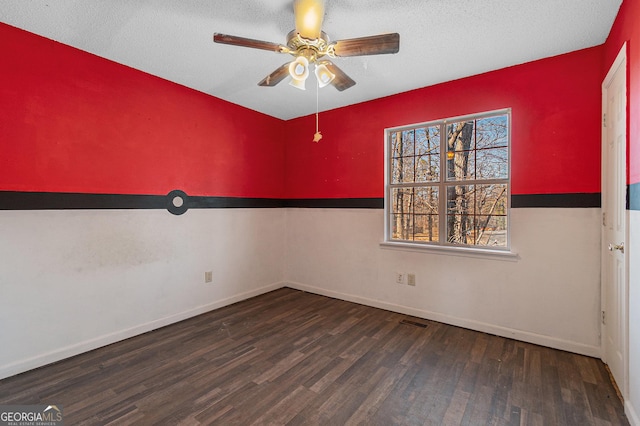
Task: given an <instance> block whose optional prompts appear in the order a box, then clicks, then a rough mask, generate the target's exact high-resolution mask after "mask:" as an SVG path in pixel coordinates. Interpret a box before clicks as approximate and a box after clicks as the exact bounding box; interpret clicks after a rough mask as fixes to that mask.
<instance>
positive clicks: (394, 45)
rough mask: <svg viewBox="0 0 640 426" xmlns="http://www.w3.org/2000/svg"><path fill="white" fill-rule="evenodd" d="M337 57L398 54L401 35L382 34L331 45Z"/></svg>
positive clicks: (340, 41)
mask: <svg viewBox="0 0 640 426" xmlns="http://www.w3.org/2000/svg"><path fill="white" fill-rule="evenodd" d="M331 44H332V45H333V48H334V51H335V54H336V56H364V55H384V54H387V53H398V51H399V50H400V34H398V33H391V34H380V35H375V36H369V37H360V38H350V39H346V40H338V41H336V42H333V43H331Z"/></svg>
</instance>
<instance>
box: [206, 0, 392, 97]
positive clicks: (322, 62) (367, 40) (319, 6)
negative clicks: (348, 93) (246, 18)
mask: <svg viewBox="0 0 640 426" xmlns="http://www.w3.org/2000/svg"><path fill="white" fill-rule="evenodd" d="M293 13H294V15H295V25H296V28H295V29H294V30H293V31H291V32H290V33H289V34H288V35H287V44H286V45H283V44H278V43H272V42H268V41H261V40H254V39H250V38H244V37H237V36H232V35H227V34H220V33H215V34H214V35H213V41H214V42H216V43H222V44H231V45H235V46H243V47H250V48H253V49H262V50H270V51H273V52H277V53H288V54H290V55H292V56H293V57H294V60H293V61H291V62H287V63H286V64H284V65H282V66H280V67H279V68H278V69H276V70H275V71H273V72H272V73H271V74H269V75H268V76H266V77H265V78H264V79H262V81H260V82H259V83H258V85H259V86H267V87H273V86H275V85H276V84H278V83H280V82H281V81H282V80H284V79H285V78H286V77H287V76H291V82H290V83H289V84H291V85H292V86H294V87H297V88H299V89H302V90H304V89H305V81H306V79H307V77H308V76H309V65H310V64H314V65H315V70H314V73H315V75H316V78H317V80H318V86H319V87H325V86H327V85H328V84H331V85H333V86H334V87H335V88H336V89H338V90H340V91H343V90H345V89H348V88H349V87H351V86H353V85H354V84H356V82H355V81H353V80H352V79H351V77H349V76H348V75H347V74H345V73H344V72H343V71H342V70H341V69H340V68H338V67H337V66H336V65H334V64H333V63H332V62H331V61H330V60H328V59H326V57H329V58H336V57H347V56H363V55H382V54H387V53H397V52H398V51H399V50H400V34H398V33H391V34H380V35H374V36H368V37H359V38H352V39H345V40H338V41H333V42H331V41H330V40H329V37H328V36H327V34H325V33H324V31H322V20H323V18H324V1H323V0H294V2H293Z"/></svg>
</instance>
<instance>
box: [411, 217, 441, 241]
mask: <svg viewBox="0 0 640 426" xmlns="http://www.w3.org/2000/svg"><path fill="white" fill-rule="evenodd" d="M438 225H439V218H438V215H437V214H416V215H415V227H414V231H415V234H414V240H416V241H438V240H439V238H440V236H439V235H438Z"/></svg>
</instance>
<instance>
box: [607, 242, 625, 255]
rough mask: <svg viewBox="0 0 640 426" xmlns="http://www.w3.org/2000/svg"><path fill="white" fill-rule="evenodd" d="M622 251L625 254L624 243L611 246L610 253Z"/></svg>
mask: <svg viewBox="0 0 640 426" xmlns="http://www.w3.org/2000/svg"><path fill="white" fill-rule="evenodd" d="M614 250H620V251H621V252H622V253H624V243H620V244H609V251H614Z"/></svg>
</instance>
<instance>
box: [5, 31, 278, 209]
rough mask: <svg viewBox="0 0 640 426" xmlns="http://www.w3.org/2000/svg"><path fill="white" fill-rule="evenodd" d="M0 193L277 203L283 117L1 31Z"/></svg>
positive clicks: (48, 42) (21, 34)
mask: <svg viewBox="0 0 640 426" xmlns="http://www.w3.org/2000/svg"><path fill="white" fill-rule="evenodd" d="M0 54H1V55H2V57H3V63H2V66H1V67H0V190H11V191H36V192H37V191H45V192H84V193H114V194H152V195H153V194H155V195H164V194H167V193H168V192H169V191H171V190H173V189H181V190H183V191H185V192H186V193H188V194H189V195H211V196H234V197H275V198H278V197H282V195H283V188H284V185H283V177H284V175H283V172H282V170H284V145H283V144H282V142H281V138H280V135H281V133H280V132H281V129H282V126H283V122H282V121H281V120H278V119H275V118H272V117H269V116H266V115H263V114H259V113H257V112H255V111H251V110H248V109H245V108H241V107H239V106H236V105H233V104H230V103H228V102H225V101H222V100H220V99H217V98H213V97H211V96H208V95H205V94H203V93H200V92H197V91H194V90H191V89H187V88H185V87H183V86H180V85H177V84H174V83H171V82H168V81H165V80H162V79H160V78H157V77H154V76H151V75H148V74H145V73H143V72H140V71H137V70H134V69H131V68H128V67H125V66H122V65H119V64H116V63H114V62H110V61H107V60H105V59H102V58H99V57H97V56H94V55H91V54H88V53H86V52H82V51H79V50H77V49H74V48H71V47H68V46H65V45H62V44H60V43H57V42H54V41H51V40H48V39H45V38H42V37H39V36H36V35H34V34H31V33H28V32H25V31H22V30H19V29H16V28H13V27H10V26H8V25H5V24H0Z"/></svg>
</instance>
